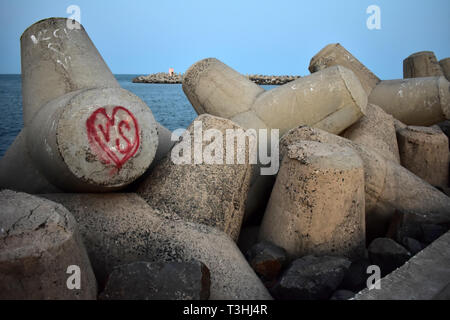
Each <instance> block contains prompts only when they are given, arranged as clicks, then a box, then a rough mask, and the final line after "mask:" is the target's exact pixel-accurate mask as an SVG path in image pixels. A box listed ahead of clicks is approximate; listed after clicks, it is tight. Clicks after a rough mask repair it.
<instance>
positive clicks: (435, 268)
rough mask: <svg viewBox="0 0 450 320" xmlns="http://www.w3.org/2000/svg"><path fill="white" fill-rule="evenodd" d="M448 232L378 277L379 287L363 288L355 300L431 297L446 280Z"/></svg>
mask: <svg viewBox="0 0 450 320" xmlns="http://www.w3.org/2000/svg"><path fill="white" fill-rule="evenodd" d="M449 247H450V232H447V233H446V234H445V235H443V236H442V237H440V238H439V239H438V240H436V241H435V242H433V243H432V244H431V245H430V246H428V247H427V248H425V249H424V250H422V251H421V252H419V253H418V254H417V255H415V256H414V257H412V258H411V259H410V260H409V261H407V262H406V263H405V264H404V265H403V266H401V267H400V268H398V269H397V270H395V271H394V272H392V273H390V274H389V275H387V276H386V277H384V278H382V279H381V280H380V285H381V288H380V289H379V290H374V289H373V290H369V289H365V290H363V291H361V292H359V293H358V294H357V295H356V296H355V297H354V299H355V300H432V299H435V298H436V297H437V296H439V295H440V294H441V293H442V292H443V291H445V290H448V284H449V283H450V267H449V266H450V250H449V249H448V248H449Z"/></svg>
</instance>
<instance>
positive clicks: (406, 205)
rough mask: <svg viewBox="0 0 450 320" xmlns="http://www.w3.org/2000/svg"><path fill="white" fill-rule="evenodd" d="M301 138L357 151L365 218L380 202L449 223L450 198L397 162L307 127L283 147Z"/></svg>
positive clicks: (288, 138) (287, 137)
mask: <svg viewBox="0 0 450 320" xmlns="http://www.w3.org/2000/svg"><path fill="white" fill-rule="evenodd" d="M301 140H311V141H317V142H322V143H329V144H337V145H340V146H347V147H350V148H353V149H354V150H355V151H356V152H357V153H358V155H359V156H360V157H361V159H362V161H363V164H364V177H365V191H366V198H365V201H366V220H368V218H367V217H368V216H369V215H372V214H376V212H374V211H373V208H374V206H375V205H376V204H377V203H379V202H381V203H385V204H387V205H390V206H392V207H394V208H395V209H398V210H399V211H402V212H404V213H406V214H408V213H411V214H415V215H416V216H418V217H420V218H421V219H423V221H427V222H428V223H436V224H442V223H449V222H450V198H449V197H447V196H446V195H445V194H444V193H442V192H440V191H439V190H437V189H436V188H434V187H432V186H431V185H430V184H428V183H427V182H425V181H423V180H422V179H420V178H419V177H417V176H416V175H414V174H413V173H411V172H410V171H409V170H407V169H406V168H403V167H402V166H400V165H398V164H397V163H395V162H392V161H389V160H386V159H384V158H383V157H382V156H381V155H379V154H378V153H377V152H375V151H373V150H371V149H369V148H367V147H365V146H363V145H360V144H357V143H354V142H352V141H350V140H348V139H345V138H342V137H339V136H336V135H333V134H330V133H327V132H325V131H323V130H319V129H315V128H310V127H306V126H304V127H299V128H296V129H293V130H291V131H289V132H288V133H287V134H286V135H285V136H284V137H283V138H282V139H281V141H280V150H282V149H283V146H287V145H290V144H292V143H295V142H297V141H301ZM370 228H371V226H370V225H367V226H366V229H370Z"/></svg>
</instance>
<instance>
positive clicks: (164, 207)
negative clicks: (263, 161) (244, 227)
mask: <svg viewBox="0 0 450 320" xmlns="http://www.w3.org/2000/svg"><path fill="white" fill-rule="evenodd" d="M211 130H214V131H215V134H218V136H217V137H214V139H215V140H214V142H212V140H210V138H211V137H210V138H209V139H208V138H206V134H207V132H208V131H210V132H212V131H211ZM236 130H241V131H242V132H244V130H243V129H242V127H240V126H238V125H237V124H235V123H234V122H232V121H230V120H227V119H223V118H218V117H214V116H211V115H208V114H204V115H201V116H199V117H197V118H196V119H195V120H194V122H193V123H192V124H191V125H190V126H189V128H188V129H187V131H186V132H185V134H184V135H183V139H182V141H180V142H179V143H178V144H176V145H175V146H174V147H173V149H172V152H171V153H170V154H168V155H167V156H166V157H165V158H164V159H163V160H162V161H161V162H160V163H159V164H158V165H156V167H155V168H154V169H153V170H152V172H151V173H150V175H149V176H148V177H147V178H146V179H145V180H144V181H143V182H142V183H141V185H140V186H139V188H138V189H137V192H138V194H140V195H141V196H142V197H143V198H144V199H145V200H146V201H147V202H148V203H149V204H150V206H151V207H153V208H157V209H158V210H161V211H170V212H174V213H176V214H177V215H179V216H180V218H182V219H185V220H189V221H192V222H197V223H203V224H206V225H209V226H212V227H215V228H218V229H220V230H223V231H225V233H227V234H228V235H230V237H231V238H233V239H234V240H237V238H238V236H239V232H240V228H241V224H242V219H243V216H244V209H245V200H246V198H247V194H248V189H249V183H250V178H251V172H252V165H251V164H250V163H249V151H251V152H254V150H255V147H256V145H254V146H252V145H251V143H250V140H251V139H249V140H247V139H246V141H244V144H243V145H242V147H243V149H241V147H238V143H239V139H233V140H232V141H234V145H233V146H229V145H228V141H227V134H228V133H227V132H228V131H233V132H237V131H236ZM253 141H254V142H256V136H254V137H253ZM216 144H217V146H218V149H217V154H216V156H219V157H218V158H217V161H218V162H214V163H211V162H209V161H208V160H207V159H206V156H207V152H206V151H207V148H208V147H209V148H211V147H213V146H214V145H216ZM185 147H186V148H185ZM199 147H201V149H199ZM186 149H187V150H186ZM198 150H199V151H198ZM181 152H183V153H189V155H188V157H187V158H186V162H189V163H177V162H174V159H173V157H174V155H173V154H174V153H176V155H179V154H180V153H181ZM229 152H231V153H232V154H231V156H232V157H233V159H234V160H233V162H232V163H228V162H227V159H228V156H229V155H228V153H229ZM238 152H239V153H241V154H243V155H244V156H245V161H244V162H243V163H242V164H239V163H236V162H237V159H238ZM200 157H202V158H203V159H200V160H202V161H201V162H198V160H199V159H197V158H200ZM211 160H212V159H211Z"/></svg>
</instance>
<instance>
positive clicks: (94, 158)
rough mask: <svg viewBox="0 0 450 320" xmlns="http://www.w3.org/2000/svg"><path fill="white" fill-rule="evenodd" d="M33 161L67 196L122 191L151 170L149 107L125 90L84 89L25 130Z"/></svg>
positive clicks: (153, 139) (55, 103)
mask: <svg viewBox="0 0 450 320" xmlns="http://www.w3.org/2000/svg"><path fill="white" fill-rule="evenodd" d="M27 146H28V150H29V153H30V156H31V158H32V159H33V161H34V163H35V164H36V166H37V167H38V168H39V169H40V171H41V172H42V173H43V174H44V175H45V176H46V177H47V179H48V180H49V181H51V182H52V183H53V184H55V185H57V186H58V187H60V188H61V189H63V190H69V191H82V192H86V191H108V190H115V189H118V188H121V187H124V186H126V185H128V184H129V183H131V182H132V181H134V180H135V179H137V178H138V177H139V176H140V175H142V174H143V173H144V172H145V171H146V170H147V168H148V167H149V166H150V164H151V162H152V160H153V158H154V156H155V153H156V149H157V146H158V136H157V132H156V122H155V120H154V118H153V115H152V113H151V111H150V109H149V108H148V107H147V105H146V104H145V103H144V102H143V101H142V100H141V99H139V98H138V97H137V96H135V95H134V94H132V93H130V92H128V91H126V90H124V89H121V88H103V89H84V90H79V91H76V92H71V93H68V94H66V95H64V96H62V97H59V98H57V99H55V100H52V101H51V102H49V103H48V104H47V105H45V106H44V107H43V108H42V109H41V110H40V111H39V112H38V113H37V114H36V116H35V118H34V120H33V121H32V123H30V124H29V127H28V129H27Z"/></svg>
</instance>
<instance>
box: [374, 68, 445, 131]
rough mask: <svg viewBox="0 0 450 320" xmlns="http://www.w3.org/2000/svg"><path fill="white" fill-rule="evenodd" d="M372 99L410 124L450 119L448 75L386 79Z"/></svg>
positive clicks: (426, 123)
mask: <svg viewBox="0 0 450 320" xmlns="http://www.w3.org/2000/svg"><path fill="white" fill-rule="evenodd" d="M369 103H373V104H376V105H378V106H379V107H380V108H381V109H383V110H384V111H386V112H387V113H389V114H391V115H393V116H394V117H395V118H397V119H398V120H400V121H402V122H403V123H405V124H407V125H416V126H430V125H433V124H436V123H438V122H441V121H444V120H446V119H450V83H449V82H448V81H447V80H446V79H445V78H444V77H428V78H414V79H403V80H384V81H381V82H380V83H379V84H378V85H377V86H376V87H375V88H374V89H373V90H372V92H371V94H370V96H369Z"/></svg>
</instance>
